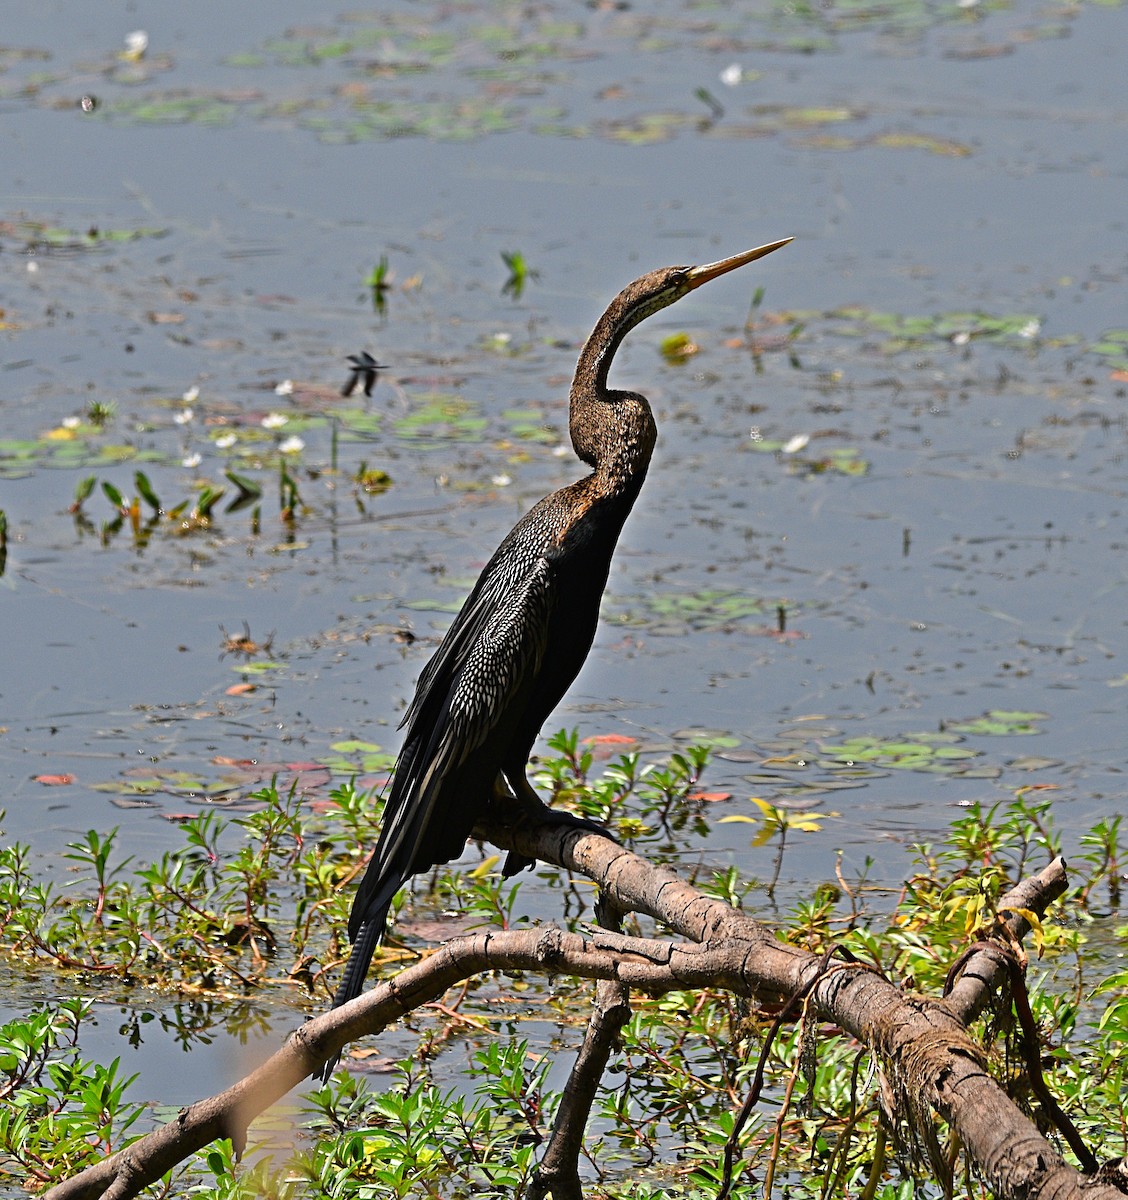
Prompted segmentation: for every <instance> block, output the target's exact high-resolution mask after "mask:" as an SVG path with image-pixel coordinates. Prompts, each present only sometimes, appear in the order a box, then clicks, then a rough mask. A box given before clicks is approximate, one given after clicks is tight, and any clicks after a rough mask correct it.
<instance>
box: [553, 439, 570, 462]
mask: <svg viewBox="0 0 1128 1200" xmlns="http://www.w3.org/2000/svg"><path fill="white" fill-rule="evenodd" d="M552 453H553V454H554V455H555V456H556V457H557V458H563V457H564V456H565V455H566V454H567V453H568V447H567V446H565V445H564V443H563V442H561V443H560V445H559V446H554V447H553V449H552Z"/></svg>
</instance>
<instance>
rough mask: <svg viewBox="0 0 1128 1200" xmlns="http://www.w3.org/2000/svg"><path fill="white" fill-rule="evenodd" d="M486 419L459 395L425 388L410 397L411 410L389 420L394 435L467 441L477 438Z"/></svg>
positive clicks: (417, 438) (411, 438) (413, 438)
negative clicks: (411, 399)
mask: <svg viewBox="0 0 1128 1200" xmlns="http://www.w3.org/2000/svg"><path fill="white" fill-rule="evenodd" d="M487 424H488V422H487V420H486V418H485V417H483V416H482V415H481V414H480V413H479V411H478V409H477V408H476V406H475V405H473V404H471V402H470V401H469V400H465V399H463V398H462V397H461V396H455V395H451V394H448V393H445V392H429V393H423V394H422V395H419V396H416V397H414V400H413V406H412V411H411V412H410V413H409V414H408V415H407V416H405V417H399V418H397V419H396V420H395V421H394V422H393V428H394V429H395V432H396V435H397V436H398V437H401V438H406V439H408V440H410V441H420V442H425V441H433V442H434V443H435V444H436V445H439V444H441V443H445V442H467V441H473V440H475V439H477V438H479V437H480V436H481V435H482V433H483V432H484V431H485V429H486V426H487Z"/></svg>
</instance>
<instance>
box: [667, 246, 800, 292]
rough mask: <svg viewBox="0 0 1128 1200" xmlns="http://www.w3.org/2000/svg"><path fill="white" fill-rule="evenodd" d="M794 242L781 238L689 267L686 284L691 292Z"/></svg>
mask: <svg viewBox="0 0 1128 1200" xmlns="http://www.w3.org/2000/svg"><path fill="white" fill-rule="evenodd" d="M794 240H795V239H794V238H789V237H786V238H782V239H780V241H778V242H768V244H767V245H766V246H757V247H756V249H755V250H745V251H744V253H743V254H734V255H733V256H732V257H731V258H722V259H721V260H720V261H719V262H715V263H707V264H706V265H705V266H703V267H690V269H689V270H688V271H686V273H685V278H686V282H687V283H688V284H689V287H690V290H691V291H692V289H693V288H695V287H700V286H701V285H702V284H703V283H708V282H709V280H710V279H716V278H717V276H718V275H724V274H726V273H727V272H729V271H735V270H736V268H737V267H743V266H744V264H745V263H750V262H755V261H756V259H758V258H763V257H764V255H765V254H771V252H772V251H773V250H778V249H779V248H780V247H781V246H786V245H787V243H788V242H793V241H794Z"/></svg>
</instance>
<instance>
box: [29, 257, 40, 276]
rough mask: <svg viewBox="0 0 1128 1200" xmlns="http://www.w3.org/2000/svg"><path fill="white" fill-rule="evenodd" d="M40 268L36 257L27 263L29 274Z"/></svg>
mask: <svg viewBox="0 0 1128 1200" xmlns="http://www.w3.org/2000/svg"><path fill="white" fill-rule="evenodd" d="M38 270H39V264H38V263H37V262H36V261H35V259H34V258H33V259H30V260H29V261H28V264H27V273H28V274H29V275H34V274H35V273H36V272H37V271H38Z"/></svg>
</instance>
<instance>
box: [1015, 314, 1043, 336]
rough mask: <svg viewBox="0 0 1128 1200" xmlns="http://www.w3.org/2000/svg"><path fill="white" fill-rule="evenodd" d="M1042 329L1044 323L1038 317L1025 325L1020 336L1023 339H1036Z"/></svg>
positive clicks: (1019, 333)
mask: <svg viewBox="0 0 1128 1200" xmlns="http://www.w3.org/2000/svg"><path fill="white" fill-rule="evenodd" d="M1041 328H1042V322H1041V321H1039V320H1038V318H1037V317H1035V318H1034V320H1032V321H1027V322H1026V324H1025V325H1023V327H1022V328H1021V329H1020V330H1019V331H1018V336H1019V337H1022V338H1036V337H1037V336H1038V333H1039V331H1040V330H1041Z"/></svg>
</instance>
